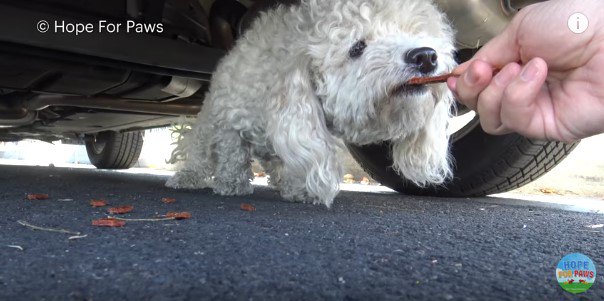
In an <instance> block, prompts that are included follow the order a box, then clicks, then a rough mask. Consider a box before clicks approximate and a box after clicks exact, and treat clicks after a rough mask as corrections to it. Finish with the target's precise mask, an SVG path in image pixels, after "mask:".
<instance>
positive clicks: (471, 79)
mask: <svg viewBox="0 0 604 301" xmlns="http://www.w3.org/2000/svg"><path fill="white" fill-rule="evenodd" d="M464 80H465V81H466V83H467V84H468V85H474V84H476V83H477V82H478V76H476V74H474V72H472V68H469V69H468V72H466V75H465V76H464Z"/></svg>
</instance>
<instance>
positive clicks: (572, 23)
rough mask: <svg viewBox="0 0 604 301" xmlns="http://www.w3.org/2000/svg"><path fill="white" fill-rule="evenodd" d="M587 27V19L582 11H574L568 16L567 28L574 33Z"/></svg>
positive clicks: (581, 31)
mask: <svg viewBox="0 0 604 301" xmlns="http://www.w3.org/2000/svg"><path fill="white" fill-rule="evenodd" d="M588 27H589V20H588V19H587V16H585V15H584V14H582V13H574V14H572V15H571V16H570V17H569V18H568V29H570V31H572V32H574V33H584V32H585V31H586V30H587V28H588Z"/></svg>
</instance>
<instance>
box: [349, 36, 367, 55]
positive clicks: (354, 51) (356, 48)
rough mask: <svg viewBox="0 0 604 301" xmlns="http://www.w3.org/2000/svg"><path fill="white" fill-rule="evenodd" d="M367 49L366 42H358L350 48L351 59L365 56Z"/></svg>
mask: <svg viewBox="0 0 604 301" xmlns="http://www.w3.org/2000/svg"><path fill="white" fill-rule="evenodd" d="M365 48H367V44H365V41H363V40H360V41H358V42H356V43H355V44H354V45H353V46H352V48H350V53H349V55H350V57H351V58H353V59H354V58H357V57H359V56H361V55H362V54H363V51H365Z"/></svg>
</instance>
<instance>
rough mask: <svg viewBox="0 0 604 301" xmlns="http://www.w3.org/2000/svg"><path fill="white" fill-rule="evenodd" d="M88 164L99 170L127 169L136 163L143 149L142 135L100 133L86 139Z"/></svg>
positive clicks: (136, 133)
mask: <svg viewBox="0 0 604 301" xmlns="http://www.w3.org/2000/svg"><path fill="white" fill-rule="evenodd" d="M85 144H86V152H87V153H88V158H89V159H90V163H92V165H94V166H96V167H97V168H99V169H128V168H130V167H132V166H134V164H135V163H136V162H137V161H138V157H139V156H140V154H141V150H142V148H143V133H142V132H141V131H134V132H125V133H118V132H111V131H107V132H101V133H98V134H96V135H95V136H89V137H87V139H86V142H85Z"/></svg>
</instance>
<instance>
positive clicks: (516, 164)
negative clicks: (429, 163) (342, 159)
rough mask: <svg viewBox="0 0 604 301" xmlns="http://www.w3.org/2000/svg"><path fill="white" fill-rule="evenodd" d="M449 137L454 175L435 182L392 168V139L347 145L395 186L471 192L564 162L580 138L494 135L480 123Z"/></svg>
mask: <svg viewBox="0 0 604 301" xmlns="http://www.w3.org/2000/svg"><path fill="white" fill-rule="evenodd" d="M475 123H476V122H475ZM451 141H452V142H451V153H452V157H453V160H454V168H453V174H454V177H453V179H451V180H449V181H447V182H446V183H444V184H443V185H439V186H432V187H418V186H417V185H414V184H413V183H412V182H410V181H408V180H405V179H404V178H401V177H400V176H399V175H398V174H396V173H395V172H394V170H393V169H392V168H391V166H392V159H391V157H390V152H389V150H390V146H389V144H388V143H383V144H379V145H368V146H354V145H348V148H349V150H350V153H351V154H352V156H353V157H354V158H355V159H356V160H357V162H358V163H359V164H360V165H361V166H362V167H363V169H364V170H365V171H366V172H367V173H369V174H370V175H371V176H372V177H373V178H374V179H375V180H377V181H379V182H380V183H382V184H383V185H385V186H388V187H390V188H392V189H394V190H396V191H399V192H401V193H405V194H412V195H427V196H442V197H470V196H484V195H488V194H494V193H502V192H506V191H509V190H512V189H515V188H518V187H521V186H523V185H525V184H528V183H529V182H532V181H534V180H535V179H537V178H538V177H540V176H542V175H543V174H545V173H547V172H548V171H549V170H551V169H552V168H553V167H554V166H556V165H557V164H558V163H560V162H561V161H562V160H563V159H564V158H565V157H566V156H568V154H569V153H570V152H571V151H572V150H573V149H574V148H575V147H576V145H577V144H578V142H577V143H572V144H564V143H561V142H548V141H537V140H531V139H527V138H524V137H521V136H519V135H516V134H510V135H504V136H492V135H489V134H487V133H485V132H484V131H483V130H482V128H481V127H480V126H479V125H476V124H474V126H472V127H471V128H469V129H467V130H465V131H461V133H460V132H458V133H456V134H455V135H454V136H453V137H452V139H451Z"/></svg>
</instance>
